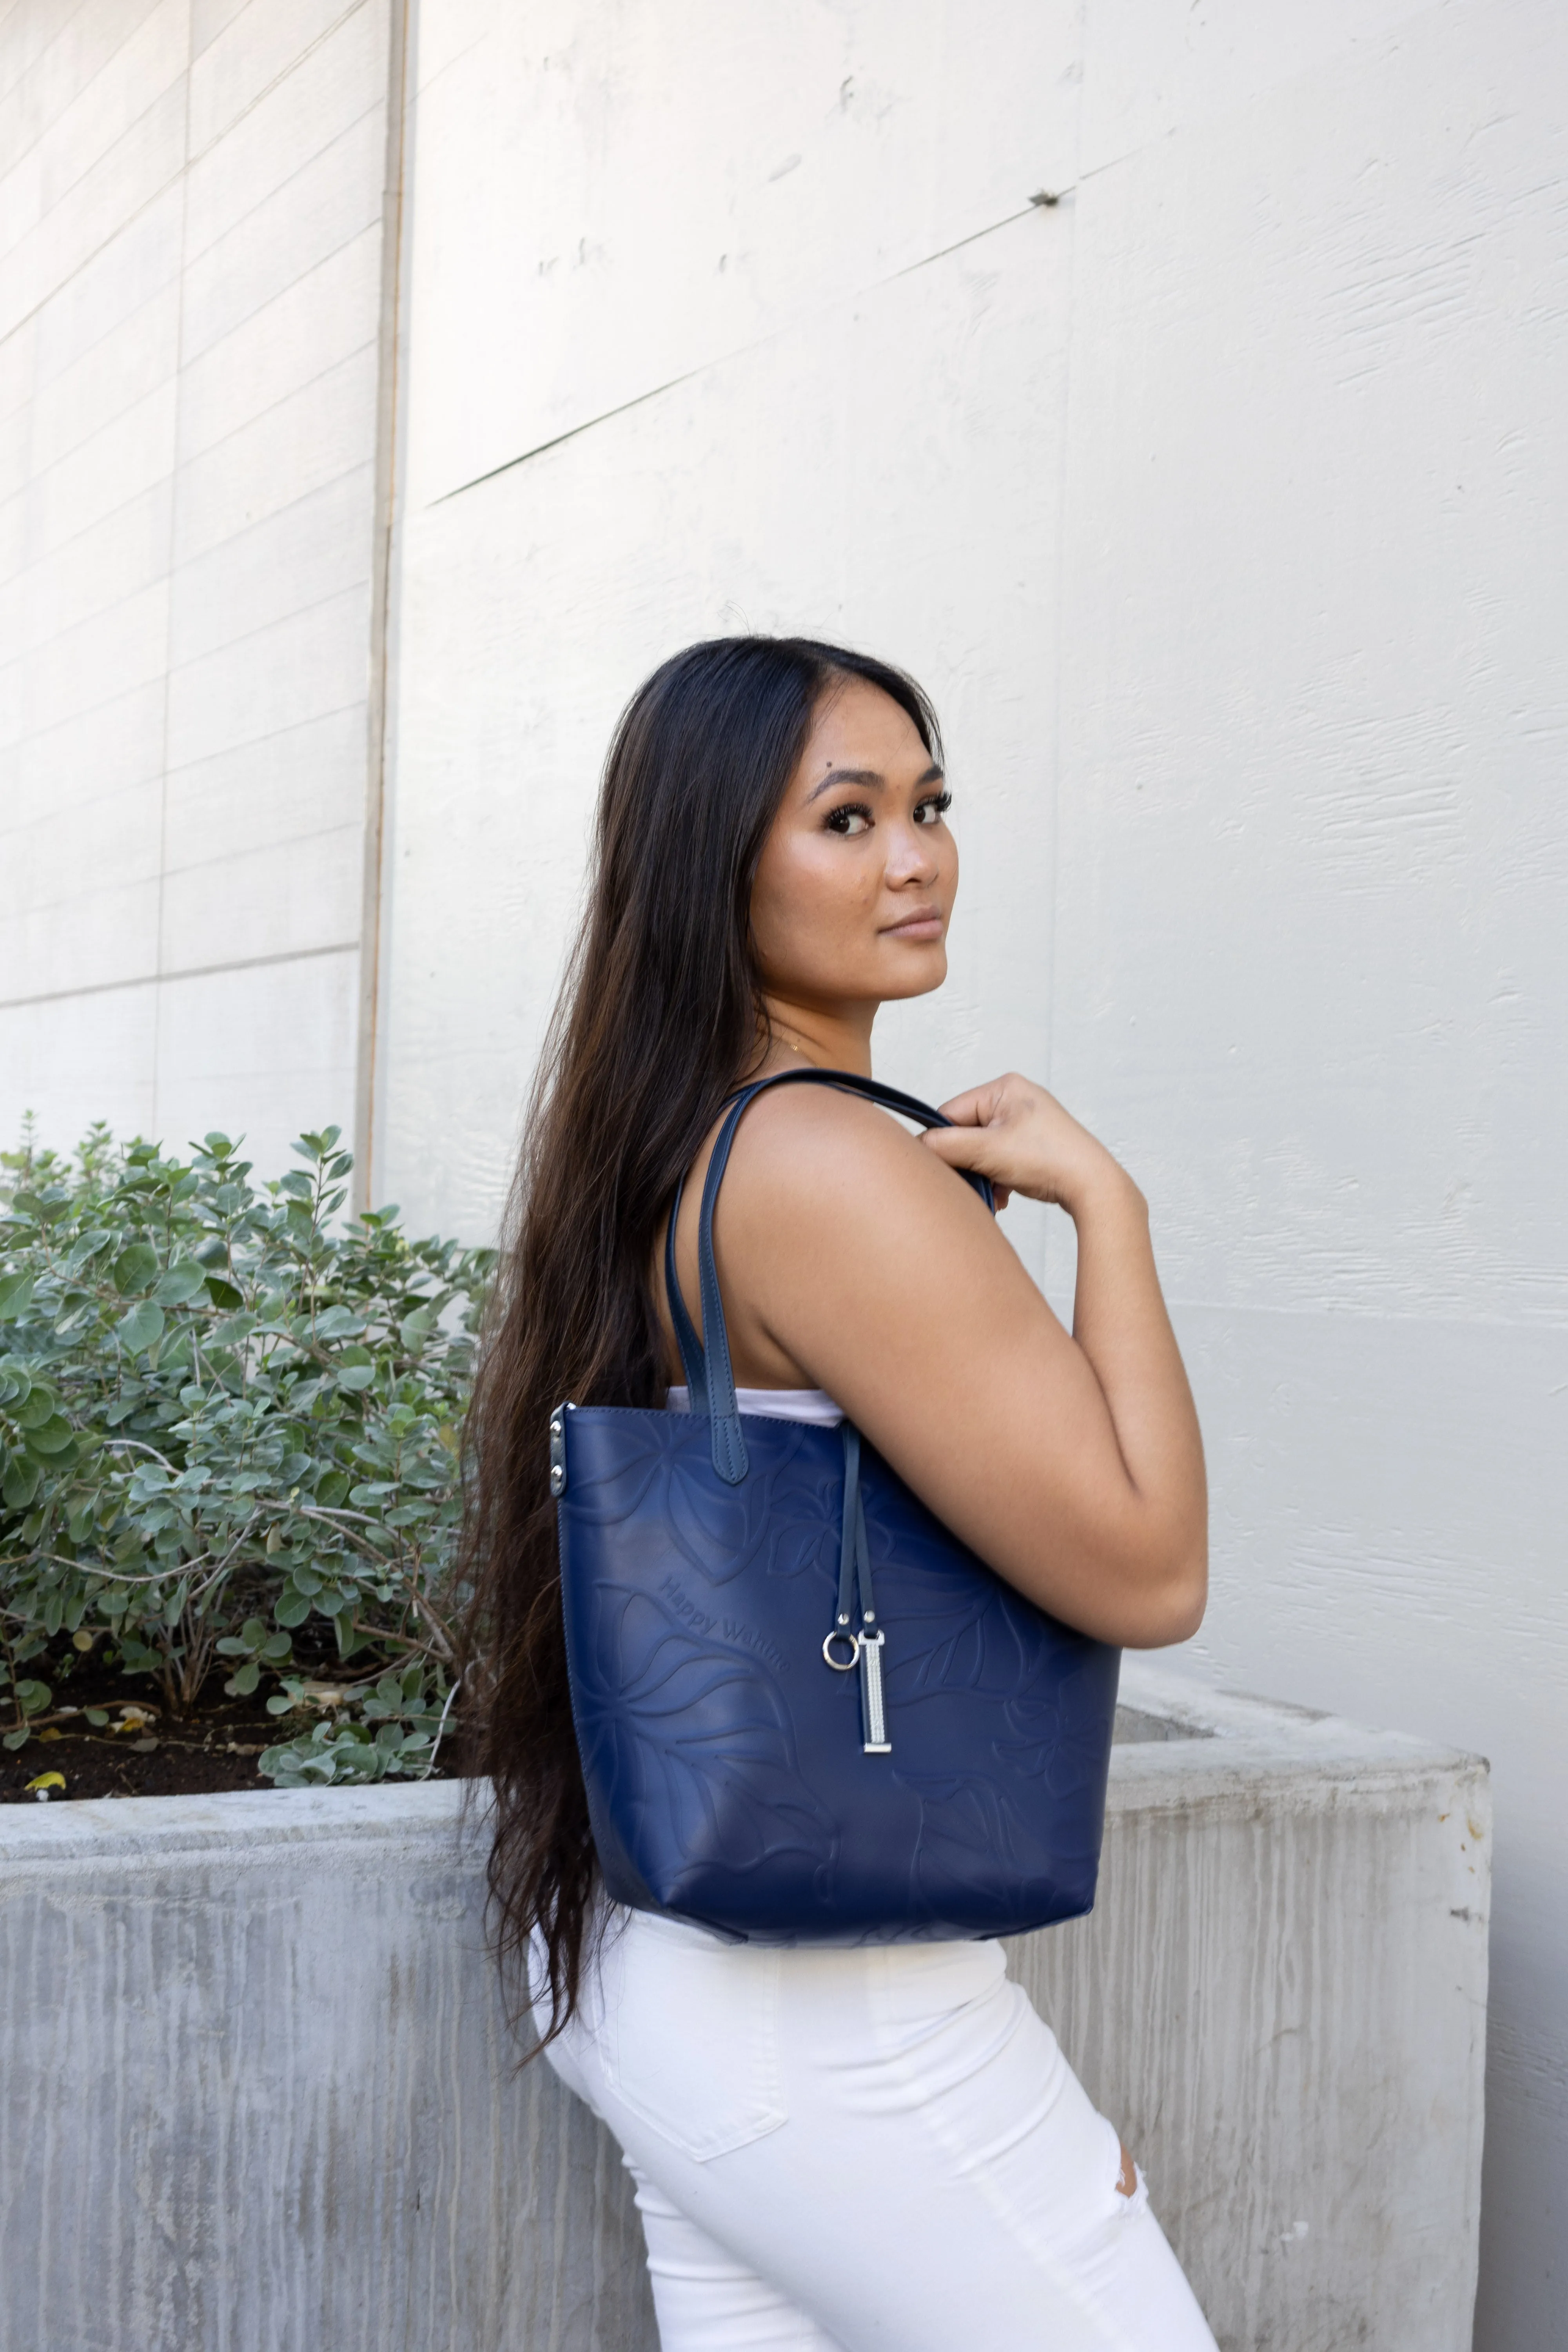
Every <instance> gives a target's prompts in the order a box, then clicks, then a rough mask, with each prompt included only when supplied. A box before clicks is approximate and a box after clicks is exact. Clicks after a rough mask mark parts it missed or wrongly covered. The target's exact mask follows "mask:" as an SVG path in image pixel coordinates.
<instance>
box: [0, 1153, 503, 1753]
mask: <svg viewBox="0 0 1568 2352" xmlns="http://www.w3.org/2000/svg"><path fill="white" fill-rule="evenodd" d="M338 1133H339V1130H338V1129H336V1128H328V1129H326V1131H325V1133H323V1134H321V1135H307V1136H305V1137H303V1138H302V1139H300V1141H299V1142H298V1143H297V1144H295V1146H294V1150H295V1151H296V1152H297V1153H299V1154H300V1158H301V1159H302V1160H303V1161H304V1166H303V1167H302V1168H300V1169H297V1170H296V1171H294V1173H293V1174H292V1175H287V1176H284V1177H283V1178H281V1180H279V1181H275V1182H269V1183H267V1184H264V1185H262V1186H260V1187H259V1188H258V1187H257V1186H256V1185H253V1184H252V1182H251V1181H250V1178H251V1169H250V1165H249V1163H248V1162H247V1161H246V1160H241V1159H239V1158H238V1157H237V1149H236V1147H235V1146H234V1145H233V1144H231V1143H230V1141H229V1140H228V1139H227V1137H226V1136H223V1135H216V1134H214V1135H209V1136H208V1137H207V1138H206V1140H205V1144H204V1145H203V1146H202V1147H201V1148H200V1149H199V1150H196V1149H195V1147H193V1153H194V1156H193V1158H192V1159H191V1160H190V1161H189V1162H188V1163H185V1162H183V1161H180V1160H173V1159H165V1158H164V1157H163V1154H162V1152H161V1151H160V1150H158V1149H157V1148H156V1147H155V1146H153V1145H151V1144H144V1143H132V1144H130V1145H128V1146H125V1147H117V1146H116V1145H115V1144H114V1143H113V1142H112V1140H111V1139H110V1136H109V1134H108V1131H107V1129H103V1128H101V1127H100V1128H95V1129H93V1130H92V1132H91V1133H90V1134H89V1137H88V1138H87V1139H86V1141H85V1142H84V1143H83V1144H82V1145H81V1146H80V1147H79V1150H78V1151H77V1153H76V1154H75V1156H74V1158H73V1159H70V1160H66V1159H63V1158H60V1157H58V1156H57V1155H55V1154H54V1153H52V1152H37V1151H35V1150H32V1149H31V1148H30V1147H29V1148H26V1149H25V1150H22V1151H20V1152H17V1153H14V1154H8V1155H6V1156H5V1166H6V1168H7V1169H8V1170H9V1171H11V1176H10V1180H9V1181H8V1184H7V1187H6V1191H5V1193H0V1720H5V1721H6V1722H8V1724H9V1728H8V1729H7V1730H6V1731H5V1735H4V1738H5V1746H6V1747H8V1748H17V1747H20V1746H22V1745H23V1744H24V1743H25V1742H26V1740H27V1738H29V1736H30V1734H31V1733H32V1731H33V1730H35V1729H36V1728H37V1727H38V1726H39V1725H40V1723H41V1722H42V1721H44V1720H45V1719H47V1716H48V1713H49V1710H50V1708H51V1706H52V1704H53V1700H54V1689H53V1686H52V1684H51V1682H50V1680H49V1679H48V1676H49V1675H50V1673H51V1671H52V1672H53V1673H54V1674H55V1676H56V1679H58V1674H59V1667H58V1665H57V1666H55V1667H53V1668H51V1665H50V1661H51V1659H52V1658H53V1659H63V1658H64V1657H65V1656H66V1654H68V1652H69V1651H70V1650H72V1649H73V1648H74V1650H76V1651H86V1650H90V1649H92V1648H94V1647H95V1645H96V1644H97V1643H98V1642H99V1641H100V1639H101V1640H102V1641H103V1642H104V1643H105V1646H106V1648H107V1650H108V1651H109V1652H110V1653H111V1654H113V1655H114V1656H116V1657H117V1658H118V1662H119V1665H120V1668H121V1672H122V1673H124V1674H125V1675H130V1676H132V1678H135V1677H138V1676H142V1677H147V1676H150V1677H152V1678H153V1679H154V1680H155V1681H156V1682H157V1683H158V1685H160V1686H161V1689H162V1692H163V1703H164V1705H165V1706H166V1708H167V1709H168V1711H169V1712H170V1713H171V1714H172V1715H174V1716H176V1717H181V1716H187V1715H189V1713H190V1712H191V1710H192V1708H193V1707H194V1706H195V1701H196V1698H197V1695H198V1693H199V1692H200V1690H201V1687H202V1685H203V1683H204V1682H205V1680H206V1678H207V1676H208V1675H209V1674H210V1673H211V1672H212V1671H213V1669H214V1668H215V1667H216V1665H217V1664H219V1662H220V1661H221V1662H224V1663H227V1664H230V1666H231V1672H230V1673H229V1675H228V1677H227V1679H226V1682H225V1684H224V1689H225V1690H226V1692H227V1693H230V1694H232V1695H236V1696H247V1695H248V1694H250V1693H252V1692H254V1691H255V1690H257V1689H258V1686H259V1685H261V1683H262V1682H263V1680H264V1678H265V1679H266V1680H268V1681H269V1682H271V1683H273V1684H274V1685H276V1688H275V1689H274V1690H273V1691H272V1692H271V1694H270V1695H269V1696H268V1698H267V1700H266V1706H267V1708H268V1712H270V1713H272V1714H274V1715H277V1716H279V1717H292V1718H293V1724H292V1725H285V1724H280V1725H279V1730H280V1731H284V1730H288V1729H291V1728H293V1727H294V1726H297V1725H298V1723H299V1722H300V1720H302V1719H306V1718H307V1717H309V1715H310V1709H311V1708H312V1706H315V1707H317V1708H320V1707H321V1706H330V1707H331V1719H330V1720H328V1719H327V1718H326V1717H325V1716H323V1717H321V1719H320V1720H317V1721H315V1722H314V1725H313V1727H312V1728H309V1729H306V1730H301V1731H297V1732H296V1736H294V1737H291V1738H283V1739H281V1740H280V1741H279V1744H278V1745H277V1746H275V1747H272V1748H268V1749H267V1750H266V1751H265V1752H264V1754H263V1755H262V1757H261V1759H260V1764H259V1769H260V1771H261V1772H262V1774H263V1775H264V1776H265V1777H266V1778H268V1779H269V1780H275V1781H278V1782H279V1783H281V1784H283V1785H285V1786H298V1785H300V1784H301V1783H303V1782H307V1781H329V1780H379V1779H380V1778H382V1777H383V1775H384V1774H387V1773H399V1772H401V1773H423V1772H427V1771H428V1770H429V1769H430V1767H431V1765H432V1763H433V1762H434V1759H435V1752H436V1748H437V1744H438V1741H439V1739H440V1738H442V1737H443V1736H445V1733H446V1732H447V1731H448V1730H449V1729H450V1727H451V1717H452V1706H453V1701H454V1698H455V1696H456V1693H455V1690H454V1688H453V1685H452V1672H453V1639H452V1630H451V1628H452V1619H453V1611H454V1593H453V1589H452V1560H453V1552H454V1544H455V1538H456V1533H457V1527H458V1510H459V1497H458V1445H459V1430H460V1427H461V1422H462V1414H463V1409H464V1404H465V1402H466V1399H467V1394H468V1381H469V1377H470V1373H471V1369H472V1358H473V1349H474V1336H473V1335H474V1332H475V1329H476V1326H477V1321H478V1317H479V1307H480V1304H481V1300H482V1296H483V1292H484V1289H485V1286H486V1285H487V1283H488V1281H489V1276H490V1273H491V1270H492V1268H493V1265H494V1254H493V1253H492V1252H490V1251H486V1250H464V1249H461V1248H459V1247H458V1244H456V1243H454V1242H441V1241H421V1242H411V1241H409V1240H407V1239H406V1238H405V1235H404V1234H402V1233H401V1232H400V1230H399V1228H398V1223H397V1212H396V1210H395V1209H392V1208H389V1209H384V1210H381V1211H379V1212H378V1213H374V1214H367V1215H365V1216H363V1217H361V1218H358V1219H356V1220H354V1221H353V1222H349V1223H341V1222H338V1220H339V1216H340V1212H341V1211H342V1206H343V1202H344V1199H345V1193H344V1191H343V1180H344V1178H345V1177H346V1176H347V1175H348V1173H349V1171H350V1169H351V1168H352V1166H353V1161H352V1160H351V1158H350V1155H349V1154H348V1153H347V1152H346V1151H340V1150H338V1148H337V1146H338ZM7 1195H8V1197H7ZM322 1658H325V1659H327V1660H328V1661H329V1662H330V1664H331V1677H330V1679H328V1680H325V1681H323V1680H322V1679H321V1660H322ZM312 1661H314V1663H312Z"/></svg>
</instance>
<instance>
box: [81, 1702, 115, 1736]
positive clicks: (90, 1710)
mask: <svg viewBox="0 0 1568 2352" xmlns="http://www.w3.org/2000/svg"><path fill="white" fill-rule="evenodd" d="M82 1712H83V1713H84V1714H85V1715H86V1717H87V1719H88V1721H89V1723H90V1724H91V1726H92V1727H93V1729H94V1730H95V1731H101V1730H102V1729H103V1727H104V1725H105V1724H106V1723H107V1722H108V1721H109V1715H108V1711H107V1709H105V1708H103V1707H101V1706H89V1707H84V1709H83V1710H82Z"/></svg>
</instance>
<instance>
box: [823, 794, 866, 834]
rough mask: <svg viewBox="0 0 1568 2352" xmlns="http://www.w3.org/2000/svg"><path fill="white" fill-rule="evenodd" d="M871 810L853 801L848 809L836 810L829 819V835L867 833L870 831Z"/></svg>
mask: <svg viewBox="0 0 1568 2352" xmlns="http://www.w3.org/2000/svg"><path fill="white" fill-rule="evenodd" d="M870 824H871V812H870V810H869V809H868V808H865V807H863V806H862V805H861V804H860V803H858V802H855V801H851V802H850V803H849V804H848V806H847V807H846V808H836V809H835V810H834V811H833V812H832V814H830V815H829V817H828V819H827V830H828V831H829V833H847V834H854V833H867V832H868V831H869V830H870Z"/></svg>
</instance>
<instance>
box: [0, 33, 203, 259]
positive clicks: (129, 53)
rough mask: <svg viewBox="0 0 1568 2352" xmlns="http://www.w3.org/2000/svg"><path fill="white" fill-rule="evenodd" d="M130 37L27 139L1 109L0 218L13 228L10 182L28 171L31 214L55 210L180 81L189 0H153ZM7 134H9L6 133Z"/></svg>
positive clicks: (187, 36) (13, 202)
mask: <svg viewBox="0 0 1568 2352" xmlns="http://www.w3.org/2000/svg"><path fill="white" fill-rule="evenodd" d="M141 16H142V20H141V22H140V24H138V25H137V26H136V27H135V29H134V30H133V31H132V33H131V34H130V36H129V37H128V38H127V39H125V40H123V41H122V42H121V43H120V45H119V46H118V47H115V48H114V49H113V50H112V52H111V53H110V54H109V55H107V56H105V57H104V58H103V59H102V62H101V63H100V64H99V65H98V67H97V69H96V71H93V72H91V73H90V74H89V76H88V78H87V79H86V80H85V81H84V83H83V85H82V87H81V89H80V92H79V95H78V96H77V97H76V98H74V99H73V100H72V101H71V102H70V104H69V105H68V106H65V107H62V108H61V109H60V110H59V111H58V112H56V113H53V114H52V115H51V116H50V118H49V119H48V121H47V122H46V123H44V124H43V125H42V126H41V127H40V129H39V131H38V135H37V137H36V138H34V139H31V140H29V139H28V138H27V135H26V131H23V130H21V128H20V126H19V125H17V124H16V123H15V122H14V121H10V120H8V119H7V117H8V115H9V113H10V110H9V108H6V109H5V110H0V156H4V157H5V159H6V161H7V163H12V160H13V159H15V163H14V168H12V169H9V170H7V172H6V174H5V178H4V179H3V180H0V218H5V219H7V220H8V221H12V222H16V224H17V225H18V226H19V225H20V213H19V209H18V208H17V206H16V197H17V196H19V194H20V189H19V188H17V189H16V195H14V194H13V188H14V184H16V183H17V182H18V181H19V180H20V177H21V175H22V173H24V171H26V172H27V173H30V174H31V175H33V180H34V194H35V195H36V199H37V211H38V212H39V213H46V212H49V211H52V210H54V209H55V208H56V207H58V205H60V204H61V203H62V201H63V200H64V199H65V198H66V197H68V195H70V194H72V192H73V191H74V190H75V189H76V188H77V187H79V185H80V184H81V182H82V180H83V179H84V178H85V177H86V176H87V174H88V173H90V172H92V171H93V170H94V169H95V167H96V166H98V165H99V164H100V163H103V162H104V161H105V160H106V159H107V158H108V157H109V156H110V154H111V153H112V152H114V150H115V149H116V147H117V146H118V145H119V142H121V140H123V139H124V138H125V137H127V135H128V134H129V133H130V132H131V131H134V130H135V129H136V128H137V127H138V125H139V124H140V123H141V122H142V120H143V119H144V117H145V116H146V115H147V113H148V111H149V109H150V108H151V107H155V106H156V104H157V101H158V100H160V99H162V98H163V97H165V96H166V95H167V93H168V92H169V91H170V90H171V89H174V87H175V86H176V84H178V83H179V82H180V80H181V79H182V78H183V77H184V70H185V62H186V58H187V54H188V49H189V43H190V0H156V5H153V6H152V7H150V8H148V9H146V10H145V11H144V12H141ZM8 134H9V135H8Z"/></svg>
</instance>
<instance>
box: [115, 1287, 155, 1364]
mask: <svg viewBox="0 0 1568 2352" xmlns="http://www.w3.org/2000/svg"><path fill="white" fill-rule="evenodd" d="M114 1328H115V1329H116V1330H117V1331H118V1333H119V1335H120V1343H121V1347H122V1348H124V1349H125V1350H126V1352H127V1353H128V1354H130V1355H132V1356H139V1355H141V1354H142V1350H143V1349H146V1348H151V1347H152V1346H153V1344H154V1342H155V1341H156V1340H159V1339H162V1338H163V1308H162V1307H154V1305H153V1301H152V1300H151V1299H150V1298H143V1299H142V1300H141V1301H140V1302H139V1303H138V1304H137V1305H136V1306H134V1307H132V1309H131V1312H130V1314H129V1315H122V1316H121V1318H120V1321H119V1322H118V1323H117V1324H116V1325H115V1327H114Z"/></svg>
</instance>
